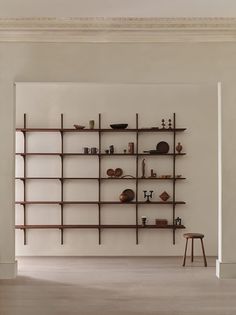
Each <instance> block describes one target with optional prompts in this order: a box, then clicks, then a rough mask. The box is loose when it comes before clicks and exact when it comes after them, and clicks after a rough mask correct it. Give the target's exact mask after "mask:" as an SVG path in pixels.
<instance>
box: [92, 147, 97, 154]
mask: <svg viewBox="0 0 236 315" xmlns="http://www.w3.org/2000/svg"><path fill="white" fill-rule="evenodd" d="M90 151H91V154H97V151H98V149H97V148H91V150H90Z"/></svg>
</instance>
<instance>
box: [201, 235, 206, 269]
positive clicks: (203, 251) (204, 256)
mask: <svg viewBox="0 0 236 315" xmlns="http://www.w3.org/2000/svg"><path fill="white" fill-rule="evenodd" d="M201 244H202V253H203V258H204V265H205V267H207V260H206V255H205V250H204V245H203V240H202V238H201Z"/></svg>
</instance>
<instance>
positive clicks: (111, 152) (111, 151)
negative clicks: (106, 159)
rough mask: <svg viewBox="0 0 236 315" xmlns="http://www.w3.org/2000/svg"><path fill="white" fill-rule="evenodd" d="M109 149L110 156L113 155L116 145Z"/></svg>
mask: <svg viewBox="0 0 236 315" xmlns="http://www.w3.org/2000/svg"><path fill="white" fill-rule="evenodd" d="M109 149H110V154H113V153H114V145H110V146H109Z"/></svg>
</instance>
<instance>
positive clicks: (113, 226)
mask: <svg viewBox="0 0 236 315" xmlns="http://www.w3.org/2000/svg"><path fill="white" fill-rule="evenodd" d="M15 228H16V229H136V228H138V229H185V226H184V225H175V226H174V225H166V226H158V225H146V226H142V225H138V226H136V225H129V224H127V225H126V224H124V225H122V224H119V225H116V224H107V225H98V224H79V225H77V224H73V225H70V224H67V225H65V224H64V225H15Z"/></svg>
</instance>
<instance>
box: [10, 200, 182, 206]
mask: <svg viewBox="0 0 236 315" xmlns="http://www.w3.org/2000/svg"><path fill="white" fill-rule="evenodd" d="M185 203H186V202H185V201H175V202H173V201H152V202H146V201H132V202H120V201H45V200H44V201H16V202H15V204H17V205H123V206H124V205H136V204H137V205H149V206H150V205H173V204H175V205H180V204H181V205H183V204H185Z"/></svg>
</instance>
